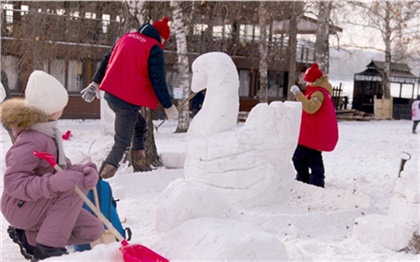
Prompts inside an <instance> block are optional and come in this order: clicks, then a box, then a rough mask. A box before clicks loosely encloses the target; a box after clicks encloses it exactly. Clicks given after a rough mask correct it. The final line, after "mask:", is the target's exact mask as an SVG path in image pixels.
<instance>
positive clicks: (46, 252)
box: [31, 244, 68, 262]
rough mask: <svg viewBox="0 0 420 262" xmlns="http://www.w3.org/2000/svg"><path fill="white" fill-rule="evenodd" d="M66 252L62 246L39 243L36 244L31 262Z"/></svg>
mask: <svg viewBox="0 0 420 262" xmlns="http://www.w3.org/2000/svg"><path fill="white" fill-rule="evenodd" d="M67 254H68V252H67V250H66V249H65V248H64V247H61V248H60V247H48V246H44V245H41V244H36V246H35V252H34V257H33V259H32V260H31V262H37V261H39V260H43V259H46V258H49V257H59V256H62V255H67Z"/></svg>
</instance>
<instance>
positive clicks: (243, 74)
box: [239, 70, 251, 97]
mask: <svg viewBox="0 0 420 262" xmlns="http://www.w3.org/2000/svg"><path fill="white" fill-rule="evenodd" d="M250 83H251V72H250V71H249V70H239V96H243V97H249V87H250V85H251V84H250Z"/></svg>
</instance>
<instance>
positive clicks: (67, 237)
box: [1, 99, 104, 247]
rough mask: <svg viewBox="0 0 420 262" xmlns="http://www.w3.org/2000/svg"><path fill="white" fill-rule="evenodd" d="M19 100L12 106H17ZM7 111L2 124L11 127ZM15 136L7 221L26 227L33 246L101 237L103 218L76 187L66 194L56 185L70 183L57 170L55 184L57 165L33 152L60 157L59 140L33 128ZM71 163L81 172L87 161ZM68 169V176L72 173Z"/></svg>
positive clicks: (7, 177)
mask: <svg viewBox="0 0 420 262" xmlns="http://www.w3.org/2000/svg"><path fill="white" fill-rule="evenodd" d="M12 100H13V99H12ZM13 102H14V101H12V106H16V105H14V104H13ZM11 111H13V110H11ZM2 113H3V115H2V122H3V124H6V126H7V122H6V123H5V119H10V116H9V117H8V116H4V111H3V112H2ZM18 117H19V116H18ZM12 118H13V117H12ZM13 134H14V136H15V137H16V141H15V142H14V144H13V145H12V146H11V148H10V149H9V150H8V152H7V154H6V157H5V161H6V170H5V173H4V191H3V195H2V198H1V212H2V213H3V215H4V217H5V218H6V220H7V221H8V222H9V223H10V224H11V225H13V226H15V227H16V228H20V229H24V230H25V233H26V236H27V239H28V242H29V244H30V245H35V244H36V243H40V244H42V245H46V246H51V247H65V246H67V245H73V244H86V243H90V242H92V241H94V240H96V239H98V238H99V237H100V236H101V235H102V234H103V232H104V227H103V225H102V223H101V222H100V220H99V219H98V218H96V217H95V216H94V215H92V214H90V213H89V212H88V211H86V210H85V209H83V208H82V205H83V201H82V200H81V198H80V197H79V196H78V195H77V194H76V193H75V192H74V190H73V189H72V187H71V189H70V190H67V191H65V192H59V190H57V189H56V188H57V185H58V186H62V185H61V184H63V183H68V179H66V177H63V176H58V174H57V175H56V176H55V177H54V187H53V186H52V185H53V184H52V183H51V182H52V179H51V178H52V177H53V176H54V175H53V173H54V169H53V168H52V167H51V166H50V165H49V164H48V162H47V161H45V160H42V159H39V158H37V157H35V156H34V155H33V153H34V151H43V152H47V153H50V154H52V155H53V156H54V157H55V158H56V159H57V146H56V144H55V140H54V139H53V138H52V137H50V136H48V135H46V134H44V133H41V132H39V131H35V130H30V129H29V130H21V129H19V128H13ZM68 164H69V168H68V169H70V170H79V171H80V170H82V168H83V166H82V165H75V166H71V163H70V161H68ZM95 168H96V167H95ZM66 172H68V171H64V172H63V173H62V174H65V175H67V173H66ZM80 172H81V171H80ZM69 174H72V173H71V172H70V173H69ZM81 177H82V179H81V180H80V179H79V180H78V181H77V185H78V186H79V188H80V189H81V190H82V191H83V192H84V193H86V192H87V191H88V189H87V188H86V187H85V184H84V180H83V175H81ZM95 181H97V178H96V180H95ZM19 203H21V204H19ZM22 203H23V204H22Z"/></svg>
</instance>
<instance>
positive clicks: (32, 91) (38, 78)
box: [25, 70, 69, 115]
mask: <svg viewBox="0 0 420 262" xmlns="http://www.w3.org/2000/svg"><path fill="white" fill-rule="evenodd" d="M68 101H69V95H68V94H67V90H66V89H65V88H64V86H63V85H62V84H61V83H60V82H59V81H58V80H57V79H56V78H55V77H53V76H52V75H49V74H47V73H45V72H44V71H39V70H37V71H34V72H32V74H31V75H30V76H29V80H28V84H27V85H26V90H25V105H26V106H30V107H32V108H35V109H38V110H40V111H41V112H43V113H45V114H46V115H51V114H54V113H56V112H58V111H60V110H62V109H63V108H64V107H65V106H66V105H67V102H68Z"/></svg>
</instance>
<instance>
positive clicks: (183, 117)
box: [170, 0, 190, 133]
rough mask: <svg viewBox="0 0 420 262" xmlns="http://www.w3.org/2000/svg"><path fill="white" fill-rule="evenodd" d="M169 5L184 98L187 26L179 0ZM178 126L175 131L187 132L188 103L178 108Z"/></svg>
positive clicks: (186, 68) (186, 82)
mask: <svg viewBox="0 0 420 262" xmlns="http://www.w3.org/2000/svg"><path fill="white" fill-rule="evenodd" d="M170 5H171V7H172V14H173V21H174V27H175V37H176V46H177V56H178V63H177V66H178V74H179V85H180V87H181V88H182V89H183V91H184V94H185V99H186V98H187V97H188V96H189V94H190V85H189V62H188V56H187V37H186V33H185V32H188V28H186V27H185V24H184V21H183V11H182V8H181V5H180V2H179V1H173V0H171V2H170ZM179 111H180V112H179V117H178V127H177V129H176V131H175V132H177V133H182V132H187V130H188V127H189V123H190V107H189V103H185V104H184V105H183V106H182V107H181V108H180V110H179Z"/></svg>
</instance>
